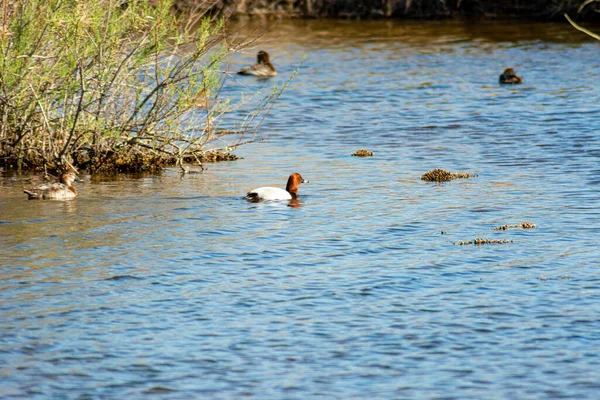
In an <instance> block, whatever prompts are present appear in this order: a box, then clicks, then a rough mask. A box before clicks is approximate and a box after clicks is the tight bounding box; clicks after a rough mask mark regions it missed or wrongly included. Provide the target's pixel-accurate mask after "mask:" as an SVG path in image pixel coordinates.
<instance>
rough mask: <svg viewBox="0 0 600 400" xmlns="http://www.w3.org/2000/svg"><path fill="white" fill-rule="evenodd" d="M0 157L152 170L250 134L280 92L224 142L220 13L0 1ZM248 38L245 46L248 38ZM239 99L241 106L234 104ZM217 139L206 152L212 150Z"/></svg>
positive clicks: (14, 162) (66, 0)
mask: <svg viewBox="0 0 600 400" xmlns="http://www.w3.org/2000/svg"><path fill="white" fill-rule="evenodd" d="M0 4H1V5H2V21H1V29H0V40H1V42H0V164H2V165H4V166H12V167H18V168H46V167H50V168H60V167H61V166H62V165H65V164H66V163H72V164H73V165H75V166H77V167H80V168H82V167H83V168H88V169H89V170H90V171H91V172H92V173H93V172H98V171H156V170H159V169H161V168H163V167H164V166H166V165H168V164H179V165H181V164H183V162H184V161H190V160H195V161H197V162H202V160H203V158H204V155H205V153H206V148H207V146H208V145H209V144H211V143H213V144H214V143H217V142H218V143H225V144H222V145H220V146H221V148H220V150H221V151H222V152H226V153H228V152H230V151H231V150H232V149H233V148H235V147H237V146H239V145H241V144H243V143H246V142H248V141H252V140H253V137H254V135H255V134H256V130H257V129H258V126H257V124H259V123H260V121H261V119H260V118H258V119H257V117H256V116H257V115H261V113H263V115H264V114H265V113H268V110H270V107H272V103H273V102H274V101H275V100H276V99H277V97H278V96H279V94H280V93H281V91H280V90H281V89H275V90H274V92H273V93H272V94H270V95H269V96H267V97H266V98H265V99H264V101H263V102H262V103H261V105H259V106H258V109H257V110H253V112H252V115H251V116H249V117H248V118H247V119H246V120H245V122H243V123H242V124H241V126H240V127H237V132H238V133H239V135H236V139H230V140H234V141H233V142H231V143H228V142H226V141H223V139H222V134H221V133H220V132H221V131H223V129H219V118H220V117H221V116H223V115H224V114H225V113H227V112H230V111H232V109H233V108H234V107H235V106H234V105H232V104H231V102H230V101H229V100H228V99H221V97H220V96H219V93H220V88H221V87H222V85H223V82H224V80H225V78H226V76H227V74H226V73H224V72H223V64H224V61H225V59H226V58H227V56H228V55H229V54H230V53H231V52H234V51H239V50H240V48H241V47H240V46H243V44H242V45H239V46H232V45H230V44H228V43H227V37H226V35H225V31H224V29H223V22H224V20H223V19H222V18H214V17H211V16H210V15H209V14H208V13H207V11H208V8H207V7H204V8H203V7H196V8H194V9H193V10H188V11H190V12H188V13H186V14H185V18H183V17H182V16H181V15H178V14H177V13H174V12H173V4H172V2H171V1H154V2H149V1H147V0H129V1H125V0H97V1H77V0H50V1H48V0H12V1H11V2H10V3H9V2H8V0H2V2H1V3H0ZM246 43H247V42H246ZM238 107H239V105H238ZM214 147H215V146H214V145H213V146H211V148H213V154H214Z"/></svg>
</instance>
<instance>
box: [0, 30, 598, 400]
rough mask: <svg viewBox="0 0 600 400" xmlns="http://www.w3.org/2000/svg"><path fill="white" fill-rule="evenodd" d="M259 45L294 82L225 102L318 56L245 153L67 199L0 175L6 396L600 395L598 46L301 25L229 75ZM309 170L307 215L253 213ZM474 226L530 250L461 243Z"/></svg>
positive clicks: (270, 210) (87, 185)
mask: <svg viewBox="0 0 600 400" xmlns="http://www.w3.org/2000/svg"><path fill="white" fill-rule="evenodd" d="M259 48H260V49H264V50H267V51H269V52H270V53H271V55H272V59H273V63H274V64H275V66H276V67H277V68H278V70H279V75H278V76H277V77H276V78H274V79H272V80H270V81H266V82H265V81H258V80H255V79H254V78H244V79H242V78H238V77H232V78H231V79H229V80H228V81H227V82H228V83H227V86H226V87H225V89H224V90H225V93H226V94H227V95H236V94H239V93H240V92H246V93H252V92H255V91H256V90H259V89H260V90H262V91H263V93H268V92H269V91H270V90H271V88H272V85H274V84H275V83H278V84H280V83H282V82H283V81H285V80H286V79H287V78H288V77H289V76H290V74H291V73H292V72H293V71H294V69H295V68H297V65H298V63H299V62H300V61H301V60H302V59H303V57H306V59H305V60H304V61H303V63H302V65H301V67H300V73H299V75H298V76H297V77H296V78H295V79H294V80H293V82H292V83H291V86H290V87H289V88H288V89H287V90H286V91H285V92H284V94H283V96H282V97H281V99H280V101H279V102H278V104H277V106H276V107H275V108H274V109H273V110H272V111H271V113H270V115H269V116H268V118H267V119H266V120H265V122H264V124H263V125H262V127H261V131H260V134H259V137H260V138H262V139H264V140H263V141H262V142H257V143H255V144H251V145H247V146H243V147H241V148H240V149H239V150H238V151H237V154H238V155H240V156H242V157H243V159H241V160H238V161H235V162H230V163H219V164H211V165H208V168H207V170H205V171H203V172H202V173H199V174H191V175H187V176H185V177H183V178H180V176H179V174H178V172H177V171H176V170H174V169H173V170H168V171H166V172H165V173H163V174H162V175H160V176H153V177H143V178H135V177H123V178H122V179H121V180H118V181H114V180H109V179H102V178H100V179H93V180H92V179H90V177H89V176H86V177H84V178H85V182H84V183H83V184H79V191H80V196H79V197H78V198H77V199H76V200H74V201H69V202H40V201H27V200H26V196H25V195H24V194H23V193H22V190H23V189H25V188H27V187H28V186H31V185H33V184H35V183H38V182H39V181H38V180H37V178H32V177H31V176H25V175H14V174H13V173H5V174H4V175H3V176H2V178H1V180H0V184H1V188H2V191H1V193H0V210H1V215H0V240H1V242H0V246H1V251H0V264H1V265H2V270H1V271H2V272H1V275H0V276H1V281H0V299H1V304H0V307H1V314H0V397H1V398H7V399H9V398H30V399H33V398H54V399H63V398H64V399H67V398H73V399H96V398H106V399H109V398H122V399H132V398H144V399H146V398H169V399H190V398H197V399H199V398H207V399H208V398H210V399H239V398H257V399H276V398H286V399H306V398H338V399H350V398H377V399H384V398H445V399H452V398H478V399H479V398H510V399H516V398H529V399H532V398H560V397H564V398H578V399H582V398H597V396H598V393H599V391H600V359H599V358H598V353H599V351H600V275H599V272H598V271H599V267H600V265H599V260H600V250H599V244H600V243H599V242H600V240H599V239H598V237H599V236H600V214H599V212H598V209H599V207H600V167H599V158H600V143H599V135H598V131H599V129H600V112H599V111H600V110H599V104H600V62H599V61H598V60H599V58H598V54H599V51H600V44H599V43H598V42H594V41H592V40H588V39H587V38H586V37H585V35H583V34H581V33H579V32H576V31H574V30H573V29H572V28H570V27H569V26H568V25H551V24H546V25H527V24H520V25H518V26H506V25H499V24H485V25H484V24H478V25H470V26H465V25H462V24H456V23H435V22H433V23H431V22H411V23H400V22H398V23H389V22H364V23H357V22H351V23H344V22H342V23H339V22H333V21H324V22H319V21H309V22H282V23H280V24H279V25H277V26H275V27H274V29H273V31H272V32H271V33H270V34H268V35H267V36H265V37H264V38H263V39H261V44H260V46H257V47H256V48H253V49H250V50H248V52H247V53H246V54H243V55H240V56H239V57H236V58H235V59H232V60H230V63H231V64H230V65H229V68H230V69H231V70H236V69H237V68H239V67H241V66H244V65H248V64H250V63H251V62H253V60H254V55H255V52H256V50H258V49H259ZM507 67H514V68H515V69H516V70H517V72H518V73H519V74H522V75H523V76H524V80H525V83H524V84H523V85H520V86H504V87H503V86H500V85H498V84H497V79H498V75H499V74H500V73H501V72H502V70H504V68H507ZM360 148H366V149H368V150H371V151H374V152H375V156H374V157H371V158H358V157H352V156H351V155H350V154H351V153H353V152H354V151H356V150H358V149H360ZM433 168H445V169H448V170H452V171H457V172H471V173H475V174H477V177H475V178H471V179H466V180H455V181H452V182H450V183H445V184H433V183H426V182H423V181H421V180H420V176H421V174H423V173H424V172H426V171H427V170H430V169H433ZM292 172H300V173H301V174H302V175H303V176H304V178H305V179H309V180H310V181H311V182H310V183H309V184H305V185H302V186H301V187H300V202H299V207H288V205H287V204H286V203H283V204H265V203H261V204H252V203H248V202H246V201H245V200H244V199H243V198H242V196H243V195H244V194H245V192H246V191H248V190H249V189H252V188H254V187H257V186H264V185H273V186H279V187H284V186H285V181H286V179H287V176H288V175H289V174H290V173H292ZM525 221H530V222H532V223H534V224H536V225H537V228H536V229H530V230H523V229H512V230H507V231H494V228H495V227H498V226H501V225H504V224H520V223H523V222H525ZM442 232H444V233H445V234H442ZM475 237H481V238H487V239H502V240H504V239H507V240H512V241H513V242H512V243H506V244H488V245H483V246H474V245H469V246H458V245H456V244H454V243H456V242H457V241H459V240H472V239H474V238H475Z"/></svg>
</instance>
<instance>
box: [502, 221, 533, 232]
mask: <svg viewBox="0 0 600 400" xmlns="http://www.w3.org/2000/svg"><path fill="white" fill-rule="evenodd" d="M533 228H537V226H536V225H535V224H532V223H531V222H527V221H526V222H523V223H522V224H517V225H502V226H499V227H497V228H494V230H495V231H506V230H508V229H533Z"/></svg>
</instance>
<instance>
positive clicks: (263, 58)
mask: <svg viewBox="0 0 600 400" xmlns="http://www.w3.org/2000/svg"><path fill="white" fill-rule="evenodd" d="M256 59H257V60H258V63H259V64H266V63H269V62H271V60H270V58H269V54H268V53H267V52H266V51H262V50H261V51H259V52H258V54H257V55H256Z"/></svg>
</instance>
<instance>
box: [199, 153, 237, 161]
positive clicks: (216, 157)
mask: <svg viewBox="0 0 600 400" xmlns="http://www.w3.org/2000/svg"><path fill="white" fill-rule="evenodd" d="M239 159H240V157H239V156H236V155H235V154H231V153H230V152H227V151H223V150H216V151H205V152H204V154H202V157H201V161H203V162H219V161H235V160H239Z"/></svg>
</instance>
